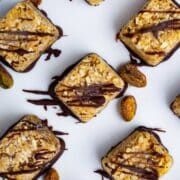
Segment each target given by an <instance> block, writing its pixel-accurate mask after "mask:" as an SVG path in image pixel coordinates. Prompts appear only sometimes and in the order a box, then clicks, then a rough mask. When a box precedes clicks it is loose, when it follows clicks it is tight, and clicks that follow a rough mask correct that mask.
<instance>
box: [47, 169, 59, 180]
mask: <svg viewBox="0 0 180 180" xmlns="http://www.w3.org/2000/svg"><path fill="white" fill-rule="evenodd" d="M44 180H60V178H59V174H58V172H57V171H56V170H55V169H53V168H52V169H50V170H49V171H48V172H47V174H46V175H45V177H44Z"/></svg>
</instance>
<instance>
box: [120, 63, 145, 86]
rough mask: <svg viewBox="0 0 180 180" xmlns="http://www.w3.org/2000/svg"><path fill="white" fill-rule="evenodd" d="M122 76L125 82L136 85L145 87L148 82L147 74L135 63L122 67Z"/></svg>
mask: <svg viewBox="0 0 180 180" xmlns="http://www.w3.org/2000/svg"><path fill="white" fill-rule="evenodd" d="M120 76H121V77H122V79H123V80H124V81H125V82H127V83H129V84H130V85H132V86H135V87H139V88H140V87H145V86H146V84H147V81H146V76H145V75H144V74H143V73H142V72H141V71H139V70H138V68H137V66H136V65H133V64H126V65H124V66H123V67H122V68H121V69H120Z"/></svg>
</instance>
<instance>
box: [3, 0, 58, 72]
mask: <svg viewBox="0 0 180 180" xmlns="http://www.w3.org/2000/svg"><path fill="white" fill-rule="evenodd" d="M59 37H60V31H59V30H58V28H57V27H56V26H55V25H53V24H52V23H51V22H50V20H48V19H47V17H46V16H45V15H44V14H43V13H42V12H41V11H40V10H39V9H38V8H37V7H36V6H35V5H34V4H33V3H32V2H31V1H30V0H26V1H22V2H20V3H18V4H16V5H15V7H13V8H12V9H11V10H10V11H9V12H8V13H7V14H6V15H5V17H4V18H2V19H1V20H0V60H1V61H3V62H4V63H6V64H8V65H9V66H10V67H11V68H13V69H14V70H16V71H18V72H24V71H27V70H29V69H30V68H31V67H32V66H33V64H34V63H35V62H36V61H37V60H38V59H39V57H40V56H41V54H42V53H43V52H45V51H46V50H47V49H48V48H49V47H50V46H51V45H52V44H53V43H54V42H55V41H56V40H57V39H58V38H59Z"/></svg>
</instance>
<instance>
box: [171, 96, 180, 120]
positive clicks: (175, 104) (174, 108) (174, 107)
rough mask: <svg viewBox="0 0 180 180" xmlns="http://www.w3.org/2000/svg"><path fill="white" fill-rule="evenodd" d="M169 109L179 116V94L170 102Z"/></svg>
mask: <svg viewBox="0 0 180 180" xmlns="http://www.w3.org/2000/svg"><path fill="white" fill-rule="evenodd" d="M171 109H172V111H173V112H174V114H176V116H178V117H180V95H179V96H177V97H176V99H175V100H174V101H173V103H172V104H171Z"/></svg>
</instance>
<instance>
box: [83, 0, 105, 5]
mask: <svg viewBox="0 0 180 180" xmlns="http://www.w3.org/2000/svg"><path fill="white" fill-rule="evenodd" d="M86 1H87V3H88V4H90V5H92V6H98V5H100V3H101V2H102V1H104V0H86Z"/></svg>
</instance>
